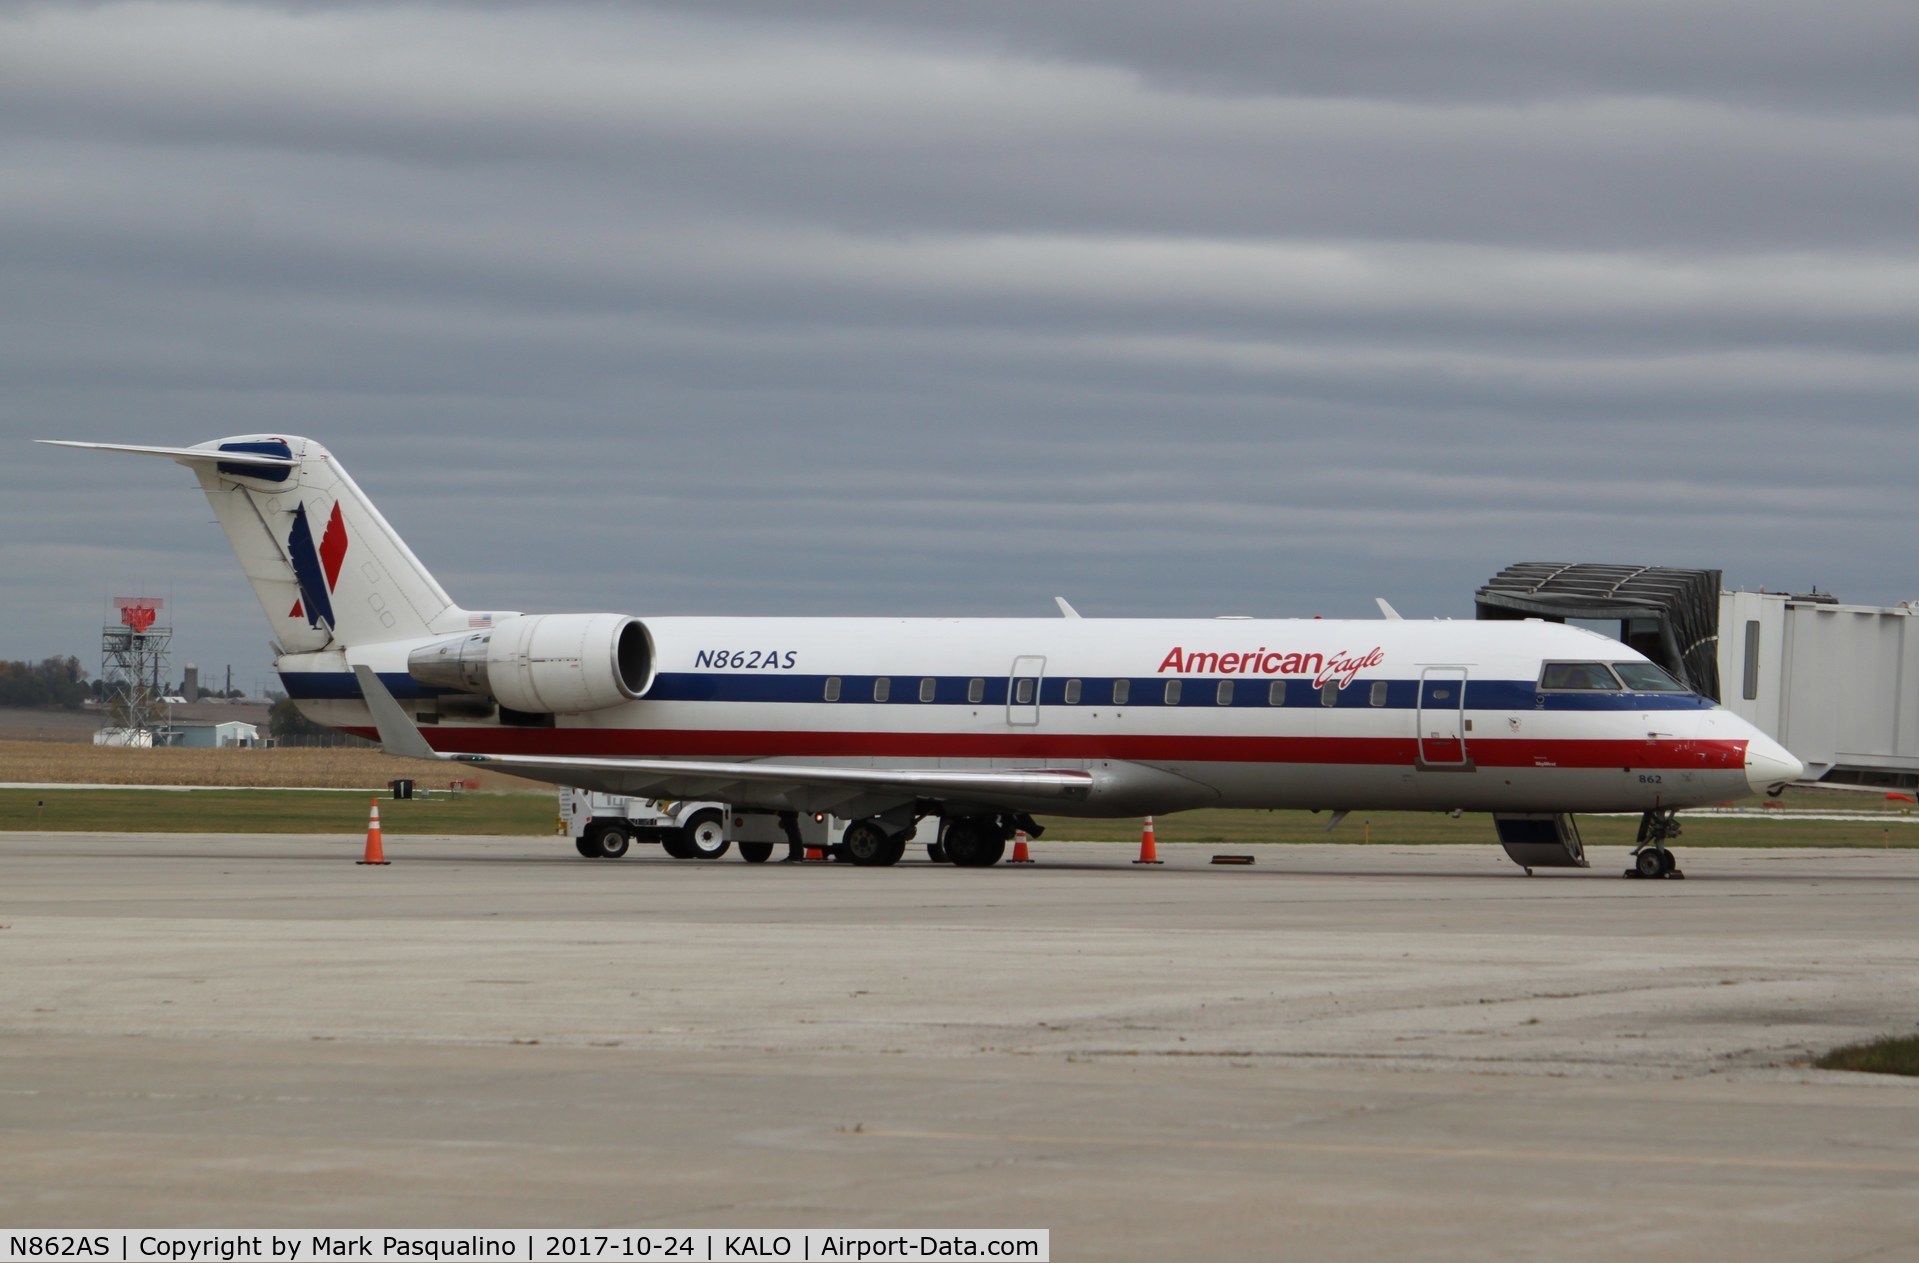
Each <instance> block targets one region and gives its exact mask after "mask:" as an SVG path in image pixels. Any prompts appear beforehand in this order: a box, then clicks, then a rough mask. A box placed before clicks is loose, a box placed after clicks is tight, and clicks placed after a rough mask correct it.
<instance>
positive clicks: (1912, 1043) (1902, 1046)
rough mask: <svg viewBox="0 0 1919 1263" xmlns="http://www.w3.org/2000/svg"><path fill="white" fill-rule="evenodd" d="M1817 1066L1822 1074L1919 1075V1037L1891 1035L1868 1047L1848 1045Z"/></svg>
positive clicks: (1819, 1062) (1822, 1059)
mask: <svg viewBox="0 0 1919 1263" xmlns="http://www.w3.org/2000/svg"><path fill="white" fill-rule="evenodd" d="M1813 1064H1814V1065H1816V1066H1818V1067H1819V1068H1820V1069H1821V1070H1858V1071H1862V1072H1864V1073H1866V1074H1911V1075H1919V1035H1888V1036H1887V1037H1886V1038H1884V1039H1875V1040H1873V1041H1872V1042H1871V1043H1868V1044H1848V1045H1846V1046H1845V1047H1844V1048H1835V1049H1833V1050H1832V1051H1831V1052H1829V1053H1827V1054H1826V1055H1825V1056H1823V1057H1821V1058H1820V1059H1819V1060H1818V1061H1815V1062H1813Z"/></svg>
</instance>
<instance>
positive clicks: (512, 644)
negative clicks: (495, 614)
mask: <svg viewBox="0 0 1919 1263" xmlns="http://www.w3.org/2000/svg"><path fill="white" fill-rule="evenodd" d="M406 669H407V674H408V675H411V676H412V677H413V678H414V679H416V680H418V681H419V682H420V683H422V684H425V685H428V686H430V687H433V688H443V689H455V690H457V691H459V692H462V693H478V694H482V695H484V696H486V697H490V698H492V699H493V700H494V701H496V702H498V703H499V704H500V705H501V706H503V707H506V708H507V709H509V710H518V711H533V712H549V713H550V712H554V711H580V710H601V709H603V708H605V707H608V706H618V705H619V704H620V703H622V702H630V701H632V700H634V699H635V698H638V697H643V696H645V694H646V690H647V689H648V688H650V687H652V684H653V638H652V636H650V635H649V634H648V633H647V630H646V624H644V623H642V622H641V621H640V620H639V619H637V618H632V617H629V616H628V615H625V614H531V615H522V616H519V617H516V618H509V619H505V620H503V621H502V622H501V623H500V624H499V626H497V627H495V628H493V629H492V630H491V631H481V632H473V633H470V634H468V635H465V636H449V637H448V638H447V639H445V640H437V641H434V642H433V643H432V644H430V645H423V646H421V647H420V648H418V649H415V650H414V651H413V652H412V653H410V654H408V655H407V659H406Z"/></svg>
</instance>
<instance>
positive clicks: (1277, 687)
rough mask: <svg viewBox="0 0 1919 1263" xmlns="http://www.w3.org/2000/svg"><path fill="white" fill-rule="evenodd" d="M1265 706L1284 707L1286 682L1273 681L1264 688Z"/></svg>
mask: <svg viewBox="0 0 1919 1263" xmlns="http://www.w3.org/2000/svg"><path fill="white" fill-rule="evenodd" d="M1266 704H1267V705H1268V706H1284V705H1285V704H1286V681H1284V680H1274V681H1273V682H1272V683H1271V684H1268V685H1267V686H1266Z"/></svg>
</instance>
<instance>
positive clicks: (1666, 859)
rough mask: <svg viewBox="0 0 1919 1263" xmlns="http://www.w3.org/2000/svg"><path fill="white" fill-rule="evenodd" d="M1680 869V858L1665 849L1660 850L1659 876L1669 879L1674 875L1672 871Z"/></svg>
mask: <svg viewBox="0 0 1919 1263" xmlns="http://www.w3.org/2000/svg"><path fill="white" fill-rule="evenodd" d="M1678 867H1679V857H1678V856H1676V855H1674V854H1673V853H1672V852H1671V851H1668V850H1666V849H1665V848H1664V847H1661V848H1660V849H1659V875H1660V876H1661V877H1669V876H1671V875H1672V871H1673V870H1674V869H1675V868H1678Z"/></svg>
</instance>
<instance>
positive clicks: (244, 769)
mask: <svg viewBox="0 0 1919 1263" xmlns="http://www.w3.org/2000/svg"><path fill="white" fill-rule="evenodd" d="M454 777H459V778H461V779H464V780H467V781H473V782H476V783H477V785H478V788H480V789H482V790H508V789H525V790H531V789H537V788H539V786H537V785H535V784H534V783H533V782H531V781H523V780H520V779H519V778H518V777H514V776H503V775H501V774H500V773H498V772H481V771H474V770H472V769H470V768H450V767H447V766H444V765H435V764H431V763H423V762H421V761H419V760H417V759H398V758H394V757H393V756H391V755H386V754H381V753H380V752H379V751H378V750H370V749H346V748H344V747H342V748H340V749H333V750H301V749H293V748H290V747H280V748H275V749H271V750H240V749H234V750H182V749H174V748H161V749H158V750H134V749H128V748H126V747H123V746H96V745H91V744H88V745H77V744H73V743H70V742H50V741H0V784H11V785H18V784H33V785H46V784H82V785H235V786H250V787H267V786H274V787H279V786H286V787H296V788H307V789H364V790H367V791H369V792H371V791H373V790H376V789H385V788H386V786H387V784H388V782H390V781H395V780H400V779H403V778H405V779H411V780H416V781H418V782H419V783H420V784H422V785H425V786H427V787H429V788H440V789H443V788H445V787H446V784H447V782H448V781H449V780H450V779H452V778H454Z"/></svg>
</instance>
